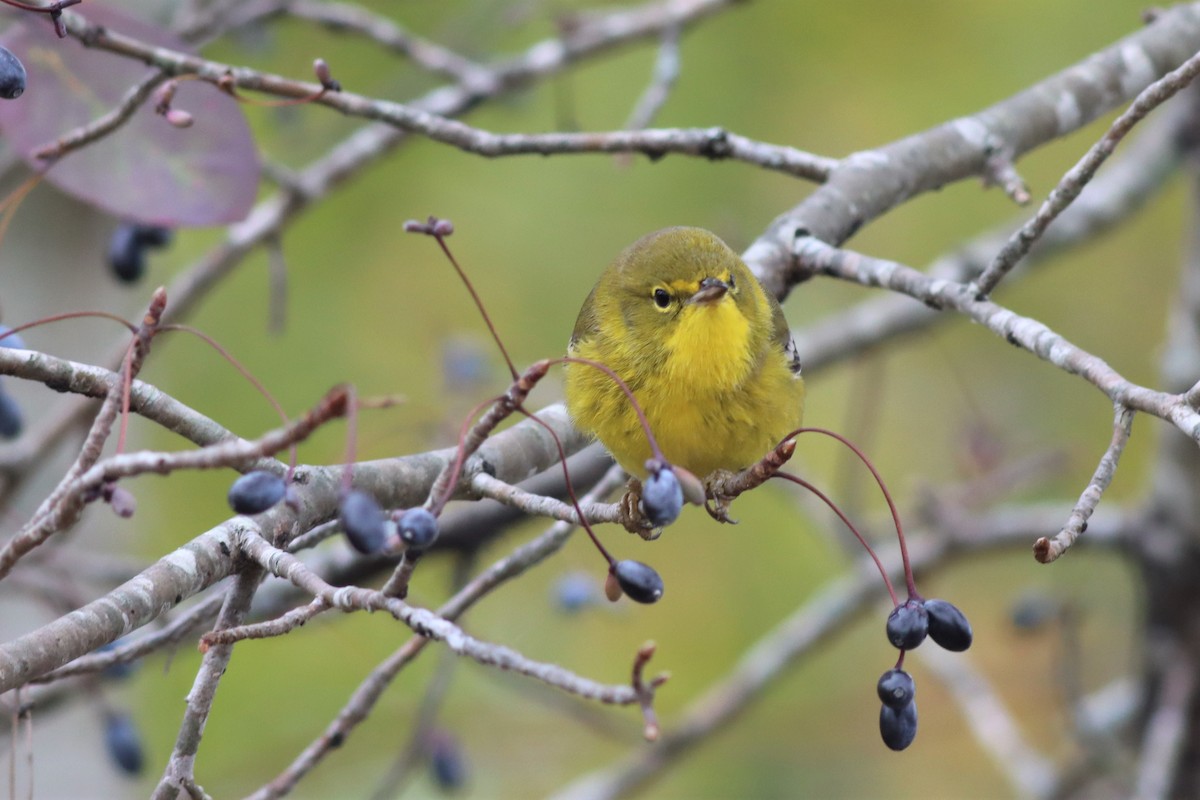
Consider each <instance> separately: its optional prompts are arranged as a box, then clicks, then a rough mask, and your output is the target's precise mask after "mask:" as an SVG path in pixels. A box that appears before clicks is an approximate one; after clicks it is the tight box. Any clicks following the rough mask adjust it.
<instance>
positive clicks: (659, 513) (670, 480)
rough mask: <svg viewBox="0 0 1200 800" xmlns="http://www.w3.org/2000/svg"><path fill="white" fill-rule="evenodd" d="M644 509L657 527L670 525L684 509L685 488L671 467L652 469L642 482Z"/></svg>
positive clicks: (647, 517)
mask: <svg viewBox="0 0 1200 800" xmlns="http://www.w3.org/2000/svg"><path fill="white" fill-rule="evenodd" d="M642 510H643V511H644V512H645V513H646V519H648V520H650V524H651V525H653V526H654V527H656V528H662V527H664V526H666V525H670V524H671V523H672V522H674V521H675V520H676V519H678V518H679V512H681V511H682V510H683V488H682V487H681V486H680V485H679V479H678V478H676V477H675V473H674V472H673V471H672V470H671V468H670V467H660V468H659V469H657V470H655V469H651V470H650V477H648V478H647V479H646V482H645V483H644V484H642Z"/></svg>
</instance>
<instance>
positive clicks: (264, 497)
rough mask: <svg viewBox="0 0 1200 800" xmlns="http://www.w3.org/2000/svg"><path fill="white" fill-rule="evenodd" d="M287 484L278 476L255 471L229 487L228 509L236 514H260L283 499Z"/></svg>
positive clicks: (259, 470) (258, 470) (263, 471)
mask: <svg viewBox="0 0 1200 800" xmlns="http://www.w3.org/2000/svg"><path fill="white" fill-rule="evenodd" d="M286 491H287V484H286V483H285V482H284V480H283V478H281V477H279V476H278V475H276V474H274V473H271V472H266V471H265V470H261V469H256V470H254V471H253V472H247V473H246V474H245V475H243V476H241V477H240V478H238V479H237V480H236V481H234V482H233V485H232V486H230V487H229V507H230V508H232V509H233V510H234V512H236V513H238V514H247V515H252V514H261V513H262V512H264V511H266V510H267V509H268V508H271V507H272V506H274V505H275V504H276V503H278V502H279V501H280V500H282V499H283V495H284V493H285V492H286Z"/></svg>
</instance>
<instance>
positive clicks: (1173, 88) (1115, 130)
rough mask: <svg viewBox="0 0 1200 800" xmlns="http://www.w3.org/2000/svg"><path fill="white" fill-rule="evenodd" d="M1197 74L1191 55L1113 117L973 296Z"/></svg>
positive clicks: (992, 283)
mask: <svg viewBox="0 0 1200 800" xmlns="http://www.w3.org/2000/svg"><path fill="white" fill-rule="evenodd" d="M1197 73H1200V54H1197V55H1195V56H1192V57H1191V58H1190V59H1188V60H1187V61H1185V62H1184V63H1183V64H1182V65H1181V66H1180V67H1179V68H1178V69H1175V70H1173V71H1172V72H1170V73H1168V74H1167V75H1164V76H1163V77H1162V78H1160V79H1158V80H1157V81H1155V82H1154V83H1152V84H1150V85H1149V86H1147V87H1146V88H1145V89H1143V90H1142V92H1141V93H1140V94H1139V95H1138V96H1137V98H1136V99H1135V100H1134V101H1133V104H1132V105H1131V106H1130V107H1129V108H1128V109H1126V110H1125V113H1123V114H1121V116H1119V117H1117V119H1116V121H1115V122H1113V124H1112V125H1111V126H1109V129H1108V130H1107V131H1105V133H1104V136H1102V137H1100V141H1098V142H1096V143H1095V144H1094V145H1092V147H1091V149H1089V150H1088V151H1087V153H1086V154H1085V155H1084V157H1083V158H1081V159H1080V160H1079V162H1078V163H1076V164H1075V166H1073V167H1071V169H1070V170H1068V171H1067V174H1066V175H1064V176H1063V178H1062V180H1061V181H1059V183H1058V186H1056V187H1054V191H1052V192H1050V196H1049V197H1047V198H1046V201H1045V202H1044V203H1043V204H1042V207H1041V208H1040V209H1038V213H1037V214H1036V215H1035V216H1034V217H1033V219H1031V220H1029V222H1027V223H1025V224H1024V225H1023V226H1022V227H1021V229H1020V230H1019V231H1017V232H1016V233H1015V234H1013V236H1012V238H1011V239H1009V240H1008V243H1007V244H1005V245H1004V247H1003V248H1002V249H1001V250H1000V252H999V253H997V254H996V257H995V259H993V261H992V263H991V264H989V265H988V268H987V269H986V270H984V272H983V274H982V275H980V276H979V278H978V279H977V280H976V281H975V282H974V284H973V286H972V288H973V289H974V290H975V293H976V294H978V295H979V296H980V297H987V296H988V295H989V294H991V292H992V290H993V289H995V288H996V285H997V284H998V283H1000V281H1001V280H1002V279H1003V278H1004V276H1005V275H1007V274H1008V272H1009V271H1010V270H1011V269H1012V268H1013V267H1014V266H1016V264H1017V262H1018V261H1020V260H1021V259H1022V258H1024V257H1025V255H1026V254H1027V253H1028V252H1029V249H1030V248H1031V247H1033V244H1034V242H1036V241H1037V240H1038V238H1039V237H1041V235H1042V234H1043V233H1044V232H1045V230H1046V228H1048V227H1049V226H1050V223H1052V222H1053V221H1054V220H1055V219H1056V218H1057V217H1058V215H1059V214H1061V213H1062V212H1063V211H1064V210H1065V209H1066V208H1067V206H1069V205H1070V204H1071V203H1072V202H1074V200H1075V198H1076V197H1078V196H1079V194H1080V193H1081V192H1082V191H1083V189H1084V187H1085V186H1087V185H1088V183H1089V182H1090V181H1091V180H1092V177H1093V176H1094V175H1095V174H1096V170H1098V169H1100V165H1101V164H1103V163H1104V162H1105V161H1106V160H1108V157H1109V156H1110V155H1112V153H1113V151H1114V150H1116V148H1117V145H1118V144H1120V142H1121V140H1122V139H1124V138H1125V135H1126V134H1127V133H1129V131H1131V130H1132V129H1133V126H1134V125H1136V124H1137V123H1139V122H1141V120H1142V119H1144V118H1145V116H1146V115H1147V114H1149V113H1150V112H1151V111H1153V110H1154V109H1156V108H1158V107H1159V106H1160V105H1162V104H1163V103H1164V102H1166V101H1167V100H1169V99H1171V98H1172V97H1174V96H1175V95H1176V94H1177V93H1179V92H1180V91H1182V90H1183V89H1184V88H1185V87H1186V86H1188V84H1190V83H1191V82H1192V79H1193V78H1195V77H1196V74H1197Z"/></svg>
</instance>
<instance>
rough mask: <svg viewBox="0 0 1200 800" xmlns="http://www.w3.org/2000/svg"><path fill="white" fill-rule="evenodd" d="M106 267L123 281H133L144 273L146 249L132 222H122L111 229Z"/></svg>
mask: <svg viewBox="0 0 1200 800" xmlns="http://www.w3.org/2000/svg"><path fill="white" fill-rule="evenodd" d="M108 267H109V269H111V270H112V273H113V275H115V276H116V277H117V279H118V280H120V281H123V282H124V283H133V282H134V281H136V280H138V279H139V278H141V277H142V276H143V275H144V274H146V250H145V247H144V244H143V242H142V241H141V240H140V239H139V238H138V235H137V226H136V225H134V224H133V223H130V222H122V223H121V224H120V225H118V226H117V228H116V230H114V231H113V234H112V238H111V239H109V240H108Z"/></svg>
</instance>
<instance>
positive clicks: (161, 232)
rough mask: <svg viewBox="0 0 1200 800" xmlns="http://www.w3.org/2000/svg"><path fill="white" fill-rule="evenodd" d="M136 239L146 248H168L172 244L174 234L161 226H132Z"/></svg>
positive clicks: (135, 224) (136, 224) (138, 224)
mask: <svg viewBox="0 0 1200 800" xmlns="http://www.w3.org/2000/svg"><path fill="white" fill-rule="evenodd" d="M132 228H133V235H134V238H136V239H137V240H138V242H140V243H141V244H143V245H145V246H146V247H166V246H167V245H169V244H170V243H171V238H172V237H173V236H174V232H173V231H172V230H171V229H170V228H164V227H163V226H161V225H142V224H140V223H134V224H133V225H132Z"/></svg>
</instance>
